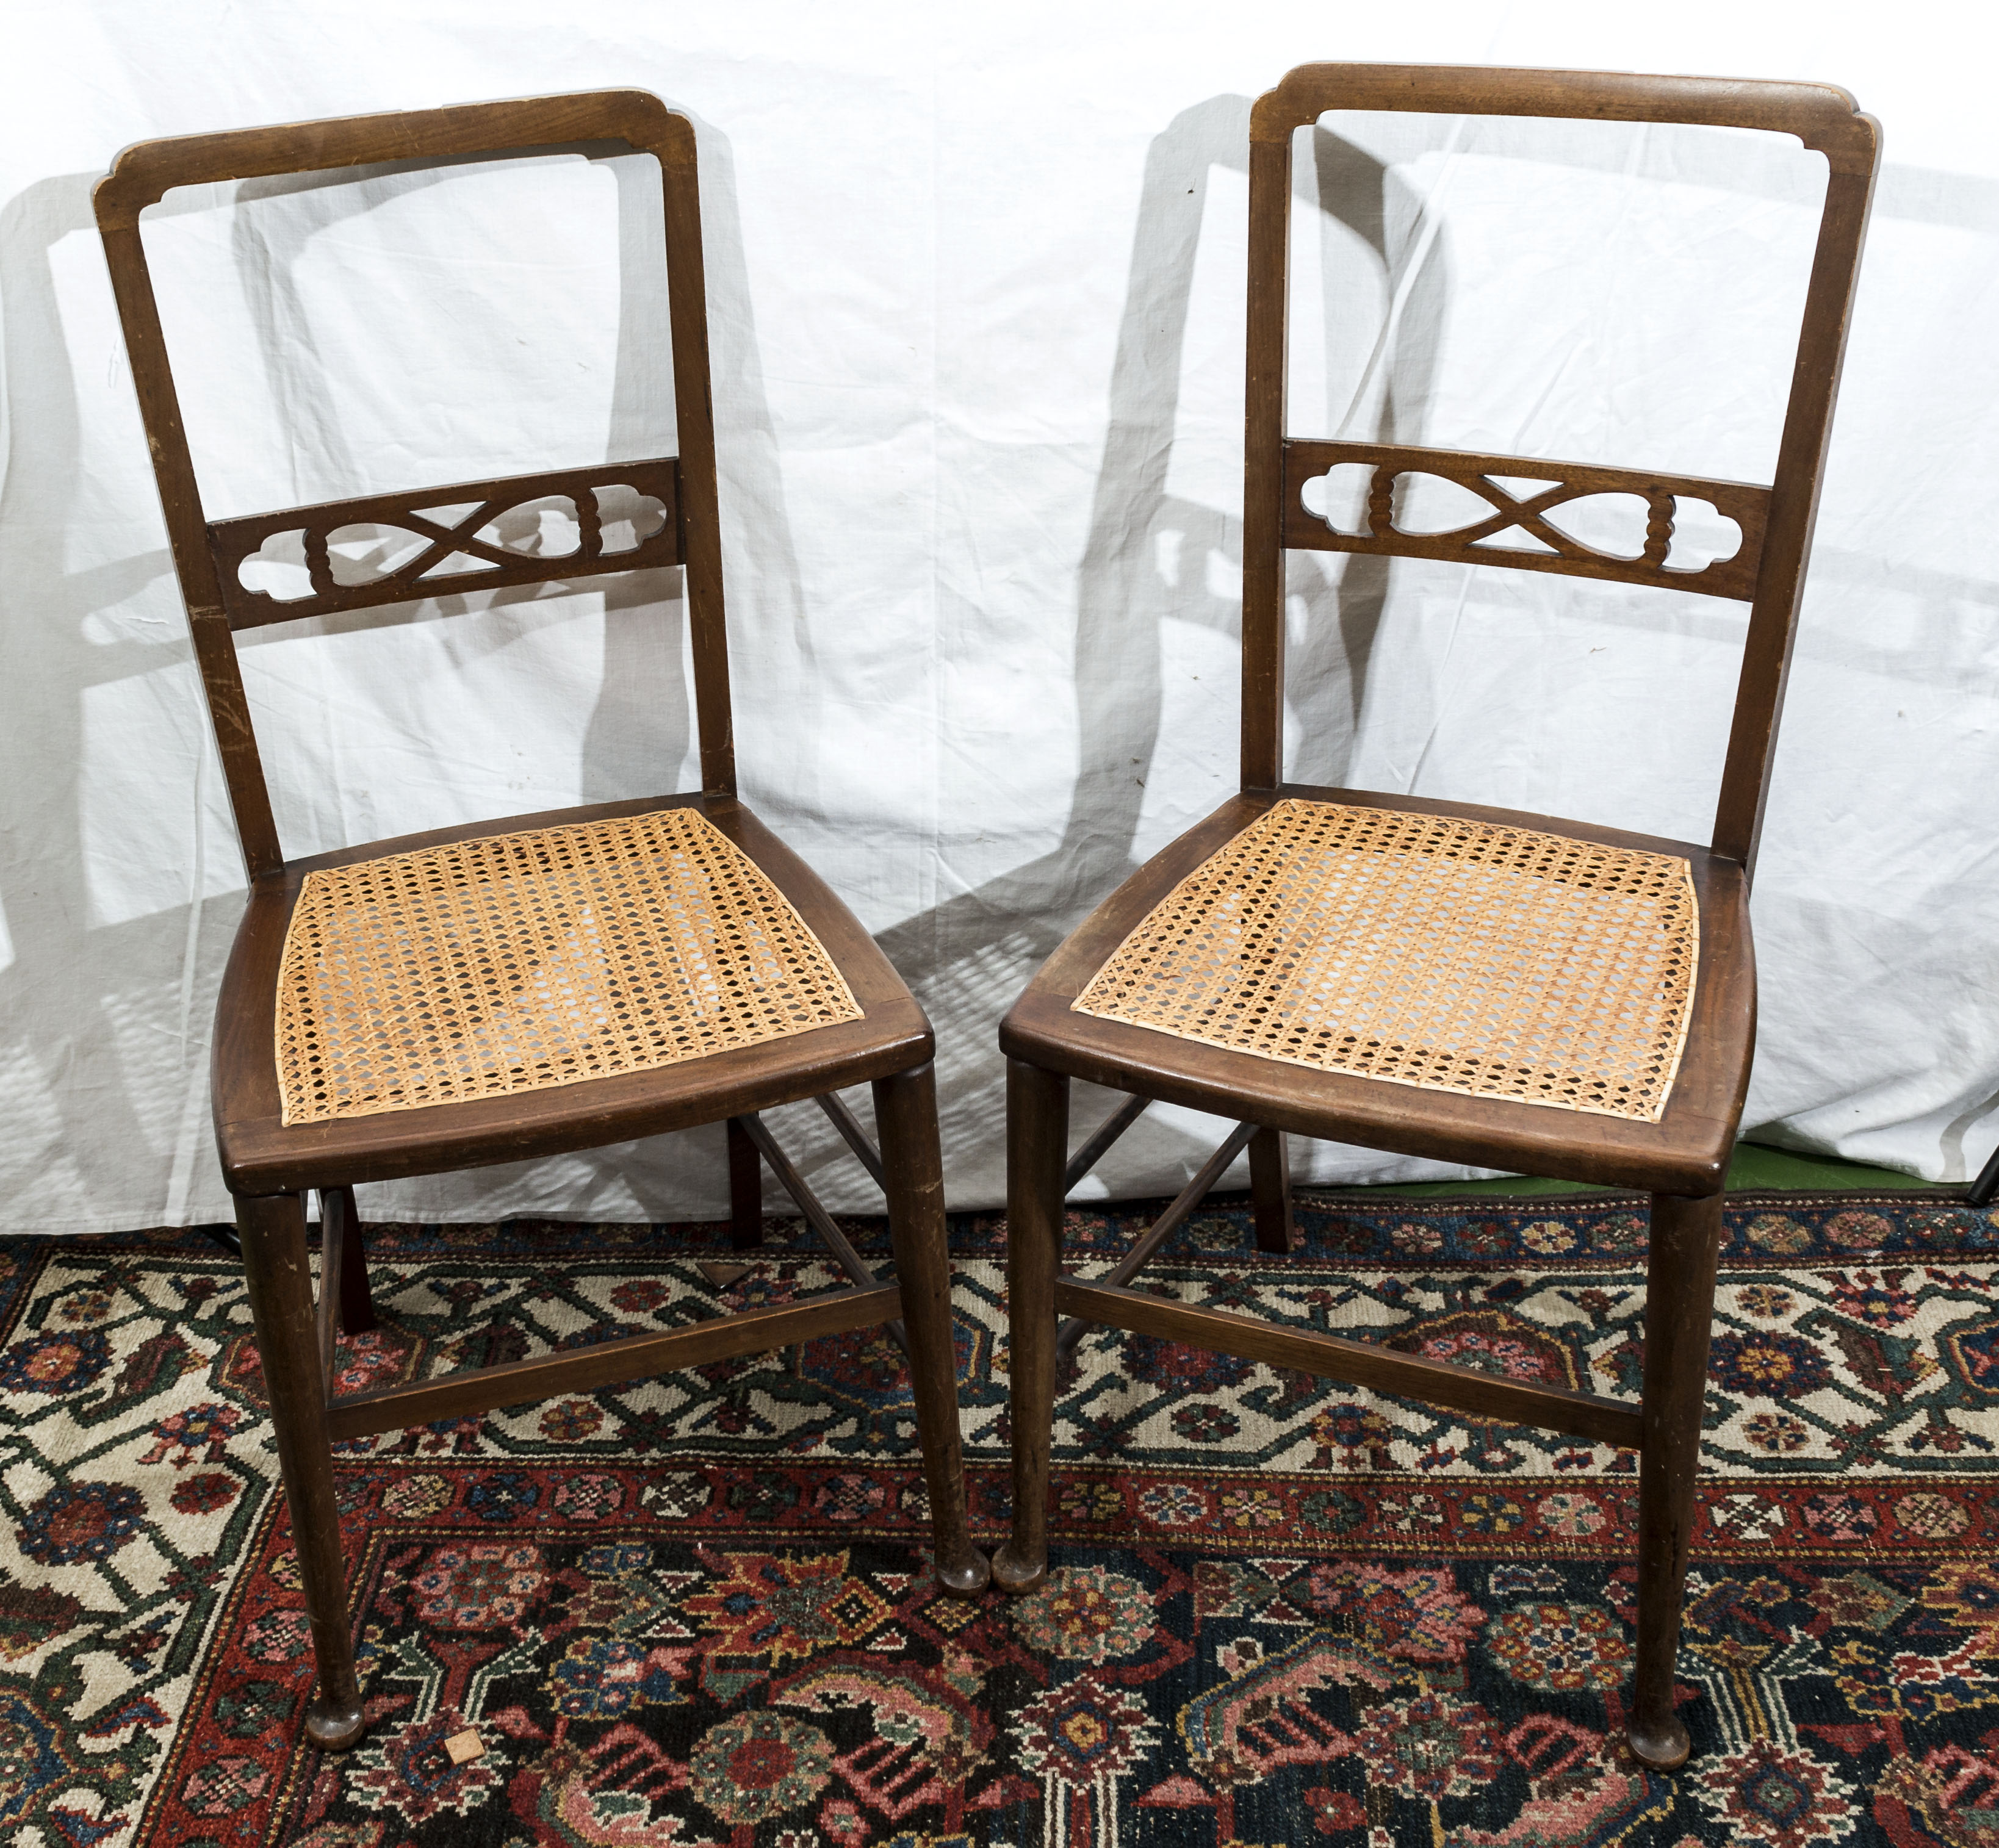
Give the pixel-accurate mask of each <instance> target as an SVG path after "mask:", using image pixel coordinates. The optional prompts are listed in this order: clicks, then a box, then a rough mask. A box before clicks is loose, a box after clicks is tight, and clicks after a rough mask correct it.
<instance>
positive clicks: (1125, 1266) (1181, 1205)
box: [1055, 1123, 1257, 1354]
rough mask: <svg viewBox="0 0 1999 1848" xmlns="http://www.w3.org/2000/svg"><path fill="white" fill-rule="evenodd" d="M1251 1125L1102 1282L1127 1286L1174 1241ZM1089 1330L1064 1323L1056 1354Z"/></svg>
mask: <svg viewBox="0 0 1999 1848" xmlns="http://www.w3.org/2000/svg"><path fill="white" fill-rule="evenodd" d="M1256 1133H1257V1131H1256V1125H1255V1124H1254V1123H1238V1124H1237V1125H1236V1126H1235V1128H1234V1129H1232V1130H1230V1131H1229V1132H1228V1134H1227V1135H1226V1136H1225V1137H1223V1138H1222V1140H1221V1146H1220V1147H1218V1148H1217V1149H1216V1150H1215V1151H1214V1154H1211V1155H1210V1156H1209V1157H1208V1158H1207V1160H1206V1161H1204V1162H1203V1163H1202V1164H1201V1165H1200V1167H1199V1168H1196V1169H1195V1170H1194V1174H1193V1175H1192V1176H1191V1177H1190V1178H1189V1180H1188V1182H1187V1185H1186V1186H1184V1187H1183V1188H1182V1189H1180V1192H1178V1193H1177V1194H1176V1195H1175V1196H1173V1202H1172V1203H1171V1204H1170V1205H1169V1206H1168V1207H1167V1208H1166V1211H1165V1212H1163V1213H1161V1214H1160V1215H1159V1217H1158V1218H1157V1219H1155V1220H1153V1221H1152V1223H1151V1224H1150V1225H1149V1226H1148V1227H1146V1228H1145V1230H1144V1231H1143V1232H1142V1233H1140V1234H1139V1235H1138V1237H1137V1238H1136V1239H1135V1240H1134V1241H1132V1244H1131V1250H1130V1251H1127V1252H1126V1253H1125V1254H1124V1256H1123V1257H1122V1258H1120V1259H1118V1261H1117V1264H1116V1265H1114V1266H1113V1267H1112V1268H1111V1270H1110V1273H1109V1275H1107V1276H1105V1277H1104V1278H1103V1279H1101V1281H1102V1282H1103V1283H1105V1284H1107V1285H1108V1286H1112V1287H1116V1286H1120V1285H1123V1284H1126V1283H1129V1282H1131V1279H1133V1278H1134V1277H1135V1276H1137V1275H1138V1273H1139V1272H1140V1271H1141V1270H1142V1269H1143V1268H1145V1265H1146V1263H1147V1262H1148V1261H1149V1260H1150V1259H1151V1258H1152V1256H1153V1254H1155V1252H1157V1251H1158V1250H1159V1248H1160V1247H1161V1246H1162V1245H1163V1244H1165V1243H1166V1241H1167V1240H1168V1239H1169V1238H1171V1237H1173V1234H1175V1233H1176V1232H1177V1231H1178V1230H1180V1227H1182V1226H1183V1225H1185V1224H1186V1223H1187V1220H1189V1219H1190V1218H1191V1217H1192V1216H1193V1214H1194V1209H1195V1208H1196V1207H1197V1206H1199V1205H1200V1203H1201V1202H1202V1201H1203V1200H1204V1199H1207V1196H1208V1195H1209V1194H1210V1193H1211V1192H1212V1191H1213V1190H1214V1184H1215V1182H1218V1180H1220V1179H1221V1177H1222V1175H1223V1174H1224V1173H1225V1171H1227V1169H1228V1165H1229V1164H1230V1163H1231V1162H1232V1161H1234V1160H1235V1158H1236V1157H1237V1156H1238V1155H1239V1154H1242V1151H1243V1150H1244V1149H1245V1147H1248V1146H1249V1139H1250V1138H1251V1137H1252V1136H1254V1135H1255V1134H1256ZM1087 1327H1089V1324H1088V1323H1087V1321H1086V1320H1071V1321H1067V1322H1065V1323H1063V1324H1062V1326H1061V1327H1059V1328H1058V1329H1057V1331H1055V1348H1056V1351H1058V1353H1060V1354H1069V1353H1071V1352H1073V1351H1074V1350H1075V1348H1076V1343H1077V1342H1078V1341H1080V1340H1081V1339H1082V1338H1083V1334H1084V1331H1086V1329H1087Z"/></svg>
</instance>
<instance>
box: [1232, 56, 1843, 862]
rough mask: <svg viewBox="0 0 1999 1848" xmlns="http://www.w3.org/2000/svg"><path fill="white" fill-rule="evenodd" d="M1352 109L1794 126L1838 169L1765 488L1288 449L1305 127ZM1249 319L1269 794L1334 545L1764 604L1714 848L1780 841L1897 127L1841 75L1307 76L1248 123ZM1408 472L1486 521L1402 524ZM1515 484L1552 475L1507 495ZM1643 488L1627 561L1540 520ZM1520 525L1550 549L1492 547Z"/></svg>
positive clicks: (1252, 772)
mask: <svg viewBox="0 0 1999 1848" xmlns="http://www.w3.org/2000/svg"><path fill="white" fill-rule="evenodd" d="M1335 109H1370V110H1372V109H1381V110H1390V109H1394V110H1407V111H1414V112H1420V113H1423V114H1436V115H1450V116H1478V115H1488V116H1549V117H1564V116H1567V117H1580V118H1586V119H1592V120H1596V121H1616V122H1672V123H1696V124H1706V125H1709V126H1726V127H1732V128H1748V129H1765V130H1777V131H1779V132H1782V133H1786V134H1791V135H1795V136H1796V137H1797V138H1798V140H1800V141H1801V142H1802V143H1803V144H1804V145H1805V147H1807V148H1811V149H1814V150H1816V151H1817V152H1818V153H1820V154H1823V155H1824V157H1825V159H1826V162H1827V164H1828V168H1830V170H1831V171H1830V174H1829V176H1828V184H1827V188H1826V194H1825V202H1824V208H1823V210H1822V213H1821V218H1820V221H1819V230H1818V241H1817V249H1816V251H1815V254H1814V257H1813V259H1812V267H1811V275H1810V282H1809V284H1808V286H1807V293H1806V297H1805V307H1804V317H1803V324H1802V327H1801V330H1800V337H1799V341H1798V348H1797V358H1796V366H1795V369H1794V370H1793V374H1792V378H1791V389H1790V396H1789V403H1788V406H1787V408H1786V412H1785V415H1784V424H1783V433H1782V438H1780V441H1779V449H1778V455H1777V466H1776V479H1775V480H1774V481H1773V482H1772V483H1771V485H1770V486H1768V487H1763V486H1751V485H1748V484H1745V483H1739V482H1724V481H1706V480H1702V479H1696V478H1693V477H1689V476H1668V475H1663V474H1658V473H1654V472H1647V471H1646V470H1644V469H1613V468H1599V467H1594V466H1587V465H1577V464H1571V463H1568V462H1550V461H1547V460H1545V459H1542V458H1540V457H1532V458H1530V457H1521V456H1502V455H1471V454H1468V453H1466V452H1461V451H1457V450H1444V449H1420V448H1401V447H1391V446H1386V445H1381V444H1374V443H1349V442H1315V441H1288V440H1287V438H1286V437H1285V434H1284V411H1285V323H1286V310H1287V299H1288V289H1287V279H1288V274H1289V246H1290V234H1291V141H1292V137H1293V134H1294V131H1296V130H1298V129H1300V128H1301V127H1304V126H1306V125H1307V124H1308V123H1315V122H1317V121H1318V119H1319V118H1320V117H1321V116H1323V115H1325V114H1326V113H1327V112H1329V111H1331V110H1335ZM1249 142H1250V147H1249V388H1248V407H1247V425H1248V428H1247V443H1246V454H1245V483H1244V513H1243V538H1242V545H1243V571H1242V782H1243V787H1245V788H1246V789H1270V788H1273V787H1275V786H1276V785H1277V784H1278V783H1280V781H1281V780H1283V776H1284V552H1285V550H1286V549H1287V548H1290V547H1305V548H1311V549H1318V550H1324V551H1332V552H1371V553H1375V554H1384V553H1386V554H1394V555H1401V556H1405V557H1413V558H1426V559H1458V560H1462V561H1463V562H1465V563H1467V564H1478V565H1509V566H1515V567H1517V568H1520V569H1527V570H1533V571H1554V572H1563V573H1570V574H1572V575H1575V576H1583V577H1594V578H1604V579H1609V580H1614V581H1616V582H1620V583H1638V584H1658V585H1664V586H1666V587H1669V588H1673V589H1678V590H1695V591H1699V592H1702V593H1703V594H1706V595H1709V596H1713V597H1735V598H1739V599H1741V600H1744V601H1746V602H1748V604H1749V605H1750V613H1749V628H1748V640H1747V642H1746V644H1745V645H1744V653H1743V661H1742V670H1741V680H1740V681H1739V683H1738V684H1737V691H1736V700H1735V716H1734V724H1733V725H1732V727H1731V732H1730V735H1729V742H1728V754H1727V760H1726V762H1725V763H1724V767H1723V770H1722V780H1721V794H1720V801H1719V804H1718V805H1717V811H1716V815H1715V823H1714V835H1713V850H1714V851H1715V852H1716V853H1718V854H1720V855H1722V856H1724V857H1726V858H1728V859H1731V860H1737V861H1739V862H1741V864H1742V865H1743V867H1744V868H1745V869H1748V868H1750V867H1752V866H1753V863H1754V861H1755V851H1756V842H1757V836H1758V832H1759V831H1760V829H1761V827H1762V815H1763V803H1764V796H1765V790H1766V788H1767V786H1768V784H1769V767H1770V758H1771V753H1772V747H1773V746H1774V745H1775V742H1776V730H1777V719H1778V714H1779V709H1780V708H1781V706H1782V699H1783V690H1784V679H1785V675H1786V671H1787V670H1788V668H1789V662H1790V652H1791V638H1792V635H1793V629H1794V628H1795V625H1796V617H1797V607H1798V597H1799V594H1800V590H1801V589H1802V588H1803V582H1804V573H1805V564H1806V559H1807V555H1808V554H1809V552H1810V545H1811V531H1812V523H1813V520H1814V517H1815V515H1816V513H1817V505H1818V491H1819V479H1820V475H1821V468H1822V465H1823V462H1824V455H1825V448H1826V437H1827V432H1828V429H1829V427H1830V426H1831V420H1832V407H1833V400H1834V394H1835V393H1836V391H1837V389H1838V381H1839V369H1840V362H1841V358H1842V356H1843V355H1844V352H1845V345H1846V330H1847V324H1848V318H1849V314H1850V311H1851V308H1852V299H1853V289H1854V282H1855V276H1856V275H1857V273H1858V272H1859V265H1860V250H1861V244H1862V241H1863V239H1864V237H1865V236H1866V227H1867V213H1868V207H1869V202H1870V199H1871V198H1872V196H1873V185H1874V175H1875V172H1876V168H1877V167H1878V166H1879V161H1880V135H1879V128H1878V126H1877V125H1876V123H1875V122H1874V121H1873V119H1872V118H1871V117H1869V116H1863V115H1862V114H1860V113H1859V111H1858V109H1856V107H1855V103H1854V101H1853V99H1852V97H1851V96H1849V95H1847V93H1846V92H1845V91H1844V90H1840V89H1836V88H1833V87H1832V86H1831V85H1824V84H1788V83H1756V82H1748V81H1732V80H1724V79H1717V78H1693V77H1636V76H1625V75H1620V74H1610V73H1603V72H1595V71H1499V70H1481V69H1478V68H1473V67H1464V68H1459V67H1450V66H1446V65H1422V64H1304V65H1301V66H1300V67H1298V68H1297V70H1294V71H1291V72H1290V73H1289V74H1287V75H1286V76H1285V78H1284V80H1283V81H1281V82H1280V84H1279V85H1277V88H1275V89H1273V90H1270V91H1268V92H1266V93H1265V94H1264V95H1262V96H1260V97H1259V98H1258V99H1257V100H1256V107H1255V109H1254V110H1253V111H1252V114H1251V116H1250V129H1249ZM1346 462H1359V463H1363V464H1367V465H1371V466H1372V468H1373V469H1374V474H1373V476H1372V479H1371V486H1370V490H1369V492H1368V494H1367V512H1366V514H1365V516H1364V517H1363V520H1362V521H1361V523H1360V529H1359V530H1358V531H1352V532H1347V531H1338V530H1336V529H1335V528H1333V527H1332V525H1331V524H1329V522H1328V521H1326V520H1325V519H1324V518H1322V517H1319V516H1318V515H1317V514H1314V513H1313V512H1312V511H1311V510H1309V509H1308V508H1307V507H1306V506H1305V505H1304V502H1303V500H1301V493H1302V491H1303V490H1304V486H1305V484H1306V483H1308V482H1309V481H1311V480H1312V479H1315V478H1316V477H1318V476H1322V475H1323V474H1325V472H1326V471H1327V470H1328V469H1329V468H1331V467H1333V466H1335V465H1338V464H1340V463H1346ZM1405 472H1414V473H1421V474H1427V475H1435V476H1441V477H1443V479H1446V480H1450V481H1453V482H1455V483H1458V484H1459V485H1460V486H1462V487H1464V488H1467V489H1469V490H1471V491H1472V492H1473V493H1475V494H1477V495H1478V497H1480V498H1481V499H1483V500H1485V501H1487V502H1488V504H1490V505H1491V508H1492V514H1491V517H1489V518H1481V519H1479V520H1478V521H1476V523H1475V524H1472V525H1469V526H1467V527H1464V528H1461V529H1460V530H1459V531H1455V532H1449V533H1433V534H1412V533H1405V532H1401V531H1398V530H1397V529H1396V528H1395V526H1394V524H1393V520H1392V517H1391V509H1392V493H1393V489H1394V483H1395V480H1396V479H1397V478H1398V476H1400V475H1401V474H1403V473H1405ZM1495 476H1498V477H1499V478H1501V480H1505V479H1508V478H1511V479H1513V480H1514V481H1515V482H1516V483H1517V482H1518V480H1519V478H1522V477H1526V478H1527V479H1530V480H1533V481H1540V482H1553V483H1555V484H1556V485H1555V486H1552V487H1549V488H1546V489H1543V490H1540V491H1538V492H1535V491H1531V490H1530V491H1529V492H1527V493H1524V494H1516V493H1510V492H1509V491H1508V490H1507V489H1506V488H1505V487H1504V486H1502V485H1501V484H1500V482H1499V481H1495V480H1494V479H1492V477H1495ZM1602 493H1628V494H1636V495H1638V496H1640V497H1642V498H1643V499H1644V501H1645V503H1646V505H1647V508H1648V510H1649V515H1650V517H1649V518H1648V520H1647V527H1646V534H1645V542H1644V549H1643V551H1642V552H1641V553H1640V554H1639V555H1637V556H1634V557H1619V556H1616V555H1613V554H1609V553H1606V552H1602V551H1599V550H1597V549H1594V548H1592V547H1590V546H1587V545H1583V544H1582V543H1581V542H1579V541H1578V540H1576V539H1574V538H1571V537H1570V536H1569V535H1567V534H1566V533H1564V532H1563V531H1561V530H1560V528H1558V527H1556V526H1554V525H1551V524H1546V523H1544V522H1543V521H1542V520H1541V519H1540V517H1539V516H1540V515H1541V514H1544V513H1546V512H1547V511H1549V510H1552V509H1553V508H1554V507H1557V506H1559V505H1561V503H1563V502H1564V501H1566V500H1576V499H1579V498H1581V497H1583V496H1585V495H1589V494H1602ZM1678 496H1687V497H1692V498H1697V499H1699V500H1706V501H1707V502H1709V503H1710V504H1712V505H1713V507H1716V508H1717V510H1719V511H1720V512H1721V513H1723V514H1726V515H1727V516H1728V517H1730V518H1731V519H1732V520H1734V521H1735V523H1736V524H1737V525H1738V526H1739V527H1740V528H1741V535H1742V537H1741V545H1740V548H1739V549H1738V550H1737V552H1735V554H1734V555H1733V556H1731V557H1730V558H1728V559H1725V560H1722V561H1720V562H1716V563H1712V564H1710V565H1707V566H1705V567H1703V568H1700V569H1685V568H1681V567H1677V566H1670V565H1668V562H1667V554H1668V548H1669V546H1670V545H1671V542H1672V531H1673V517H1674V505H1673V503H1674V500H1675V497H1678ZM1509 527H1519V528H1523V529H1524V530H1525V531H1526V532H1527V533H1528V534H1529V535H1530V538H1532V539H1533V540H1534V541H1536V542H1539V544H1540V545H1542V546H1544V547H1546V548H1547V549H1545V550H1535V551H1528V550H1526V549H1505V548H1503V547H1501V546H1498V545H1481V543H1480V542H1481V540H1489V539H1491V538H1492V537H1493V535H1495V534H1498V533H1501V532H1502V531H1503V530H1504V529H1505V528H1509Z"/></svg>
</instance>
